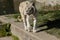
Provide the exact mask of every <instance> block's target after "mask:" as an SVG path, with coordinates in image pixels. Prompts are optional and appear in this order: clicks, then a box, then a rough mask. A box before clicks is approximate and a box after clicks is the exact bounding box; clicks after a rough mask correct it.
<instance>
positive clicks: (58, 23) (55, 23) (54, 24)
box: [37, 19, 60, 32]
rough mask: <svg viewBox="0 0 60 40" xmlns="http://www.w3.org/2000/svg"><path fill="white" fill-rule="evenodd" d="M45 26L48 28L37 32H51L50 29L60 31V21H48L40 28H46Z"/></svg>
mask: <svg viewBox="0 0 60 40" xmlns="http://www.w3.org/2000/svg"><path fill="white" fill-rule="evenodd" d="M44 26H47V28H45V29H41V30H38V31H37V32H40V31H45V30H50V29H53V28H56V29H60V19H58V20H54V21H48V22H47V23H46V24H44V25H40V26H38V28H40V27H44ZM38 28H37V29H38Z"/></svg>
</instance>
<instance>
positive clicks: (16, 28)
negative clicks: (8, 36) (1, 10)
mask: <svg viewBox="0 0 60 40" xmlns="http://www.w3.org/2000/svg"><path fill="white" fill-rule="evenodd" d="M0 20H1V21H3V22H7V23H11V32H12V33H13V34H14V35H16V36H17V37H19V38H20V40H60V39H59V38H57V37H56V36H53V35H50V34H48V33H46V32H44V31H42V32H38V33H32V32H27V31H25V30H24V28H23V23H22V22H14V21H15V20H14V19H13V18H11V19H7V17H4V16H0Z"/></svg>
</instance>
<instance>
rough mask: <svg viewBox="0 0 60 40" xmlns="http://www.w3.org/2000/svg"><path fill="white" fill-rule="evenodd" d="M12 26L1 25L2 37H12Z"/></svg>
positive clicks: (7, 24)
mask: <svg viewBox="0 0 60 40" xmlns="http://www.w3.org/2000/svg"><path fill="white" fill-rule="evenodd" d="M10 26H11V24H9V23H6V24H2V25H0V37H4V36H10V35H11V32H10Z"/></svg>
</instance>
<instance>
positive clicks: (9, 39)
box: [0, 37, 12, 40]
mask: <svg viewBox="0 0 60 40" xmlns="http://www.w3.org/2000/svg"><path fill="white" fill-rule="evenodd" d="M0 40H12V37H2V38H0Z"/></svg>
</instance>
